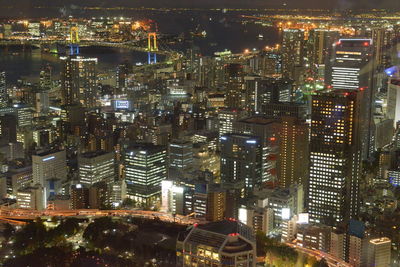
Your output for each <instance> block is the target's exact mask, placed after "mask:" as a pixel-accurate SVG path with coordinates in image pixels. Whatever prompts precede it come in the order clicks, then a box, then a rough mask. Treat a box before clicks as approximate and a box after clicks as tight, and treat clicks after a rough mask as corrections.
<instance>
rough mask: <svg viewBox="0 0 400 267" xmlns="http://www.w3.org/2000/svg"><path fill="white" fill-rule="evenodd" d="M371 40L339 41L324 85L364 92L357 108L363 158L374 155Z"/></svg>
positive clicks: (373, 92)
mask: <svg viewBox="0 0 400 267" xmlns="http://www.w3.org/2000/svg"><path fill="white" fill-rule="evenodd" d="M371 59H372V41H371V39H340V40H339V41H338V42H337V43H336V44H335V48H334V55H333V58H332V60H331V61H330V64H329V66H328V69H327V73H326V79H325V80H326V83H327V84H328V85H330V86H331V87H332V88H333V90H335V89H338V90H344V89H346V90H355V91H364V92H363V94H362V98H363V99H362V101H361V103H362V105H361V106H360V109H361V111H360V114H361V116H360V118H359V120H360V124H361V129H362V133H361V136H360V138H361V139H362V140H361V146H362V148H361V152H362V158H363V159H367V158H368V157H369V156H370V155H371V154H372V153H373V145H372V144H373V135H372V128H373V127H372V124H373V113H374V108H373V107H374V101H375V89H376V88H375V87H374V83H373V79H372V77H373V75H372V74H373V70H374V64H373V61H372V60H371Z"/></svg>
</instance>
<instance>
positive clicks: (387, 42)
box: [372, 27, 396, 70]
mask: <svg viewBox="0 0 400 267" xmlns="http://www.w3.org/2000/svg"><path fill="white" fill-rule="evenodd" d="M395 39H396V32H395V31H394V29H393V28H381V27H379V28H374V29H372V40H373V47H374V64H375V66H376V68H378V69H380V70H383V69H385V68H388V67H391V57H392V52H393V50H394V49H393V48H394V43H393V42H394V40H395Z"/></svg>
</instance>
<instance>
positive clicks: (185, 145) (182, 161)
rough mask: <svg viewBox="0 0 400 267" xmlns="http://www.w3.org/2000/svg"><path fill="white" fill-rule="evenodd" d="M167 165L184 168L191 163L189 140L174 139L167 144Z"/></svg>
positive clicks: (190, 143) (191, 153) (191, 149)
mask: <svg viewBox="0 0 400 267" xmlns="http://www.w3.org/2000/svg"><path fill="white" fill-rule="evenodd" d="M168 148H169V150H168V156H169V167H170V168H175V169H181V170H184V169H186V168H188V167H190V165H191V164H192V163H193V144H192V142H189V141H183V140H174V141H173V142H171V143H170V144H169V146H168Z"/></svg>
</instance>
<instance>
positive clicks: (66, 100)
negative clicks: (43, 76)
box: [61, 56, 98, 108]
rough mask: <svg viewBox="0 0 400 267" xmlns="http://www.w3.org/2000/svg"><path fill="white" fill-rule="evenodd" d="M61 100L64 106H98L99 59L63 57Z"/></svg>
mask: <svg viewBox="0 0 400 267" xmlns="http://www.w3.org/2000/svg"><path fill="white" fill-rule="evenodd" d="M61 61H62V62H63V66H62V69H61V98H62V104H63V105H72V104H81V105H82V106H84V107H88V108H92V107H96V106H97V102H98V99H97V98H98V92H97V75H96V65H97V58H85V57H82V56H69V57H61Z"/></svg>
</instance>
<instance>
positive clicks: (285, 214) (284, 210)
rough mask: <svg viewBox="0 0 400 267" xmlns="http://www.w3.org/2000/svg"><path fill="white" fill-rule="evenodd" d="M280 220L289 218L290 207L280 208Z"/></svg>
mask: <svg viewBox="0 0 400 267" xmlns="http://www.w3.org/2000/svg"><path fill="white" fill-rule="evenodd" d="M281 216H282V220H289V219H290V209H289V208H282V213H281Z"/></svg>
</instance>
